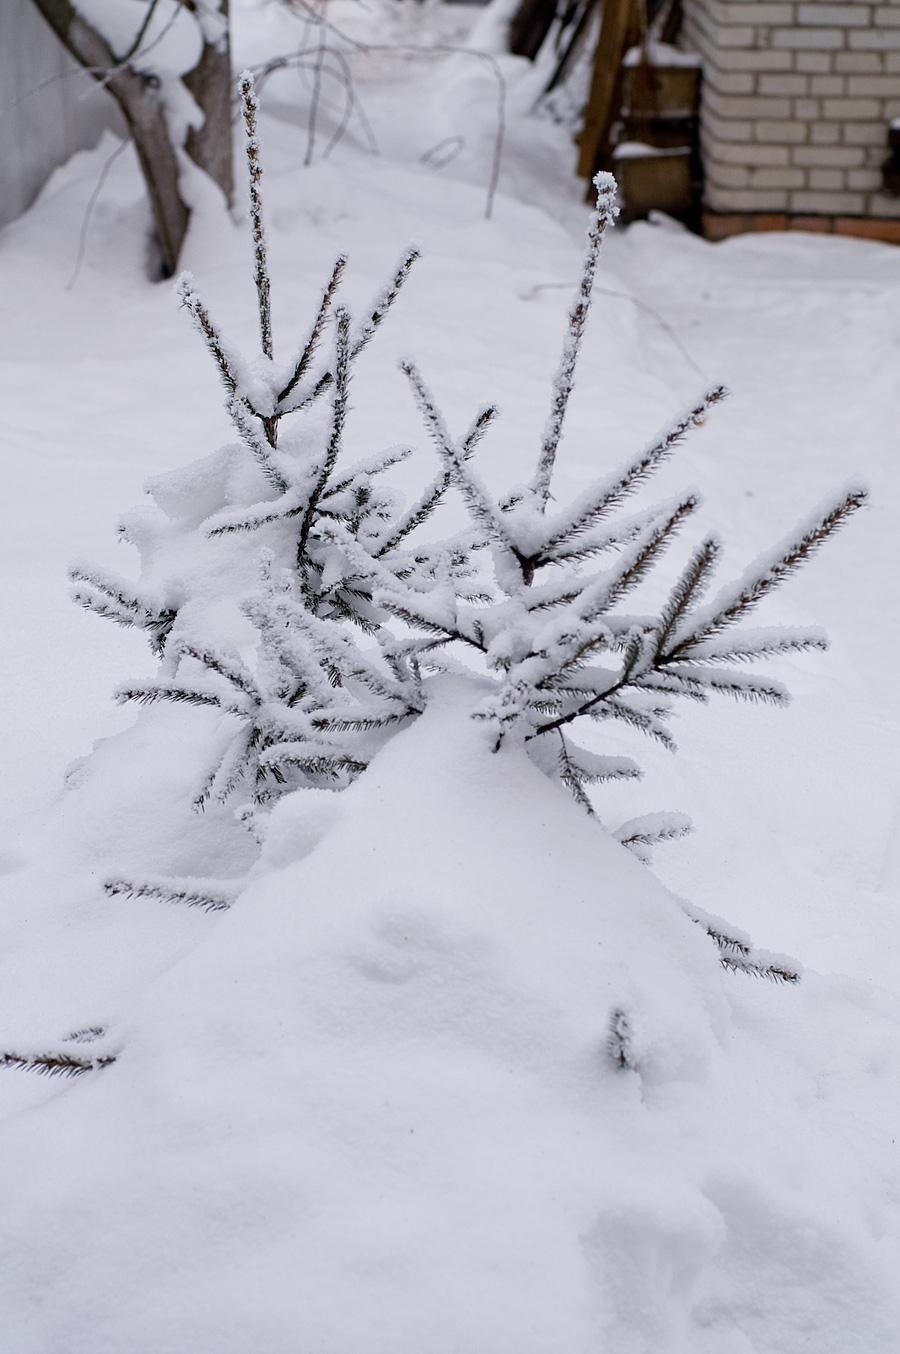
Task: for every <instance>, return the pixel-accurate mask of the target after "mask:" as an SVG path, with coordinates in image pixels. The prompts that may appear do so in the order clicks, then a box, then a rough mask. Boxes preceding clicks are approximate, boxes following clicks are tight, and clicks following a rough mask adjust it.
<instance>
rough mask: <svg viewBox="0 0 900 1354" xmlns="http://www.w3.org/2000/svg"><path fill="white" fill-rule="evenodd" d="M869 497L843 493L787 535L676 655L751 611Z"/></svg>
mask: <svg viewBox="0 0 900 1354" xmlns="http://www.w3.org/2000/svg"><path fill="white" fill-rule="evenodd" d="M867 498H868V494H867V491H866V490H865V489H864V488H862V487H861V486H857V487H853V488H851V489H849V490H848V491H847V492H846V493H844V494H843V495H842V496H841V497H840V498H839V499H838V500H837V501H836V502H835V503H833V504H831V505H830V506H829V507H828V508H827V509H826V511H825V512H824V513H822V514H821V515H819V514H817V515H816V516H815V517H814V518H813V519H812V521H810V522H809V523H808V524H807V525H805V526H803V527H801V529H800V531H799V532H798V533H796V534H794V535H792V536H790V537H789V538H788V540H787V542H786V543H782V544H781V545H778V546H776V547H775V548H774V549H773V550H770V551H768V552H767V553H766V554H764V555H762V556H761V557H760V558H759V559H758V560H757V561H756V562H755V563H754V564H752V565H751V566H750V568H749V569H748V570H747V571H746V573H745V574H744V577H743V578H742V579H740V580H739V582H738V583H737V584H735V585H732V586H731V587H729V588H725V589H724V590H723V592H722V593H721V594H720V595H719V596H718V597H717V598H715V599H714V601H713V602H711V603H710V605H709V607H708V608H706V610H705V611H704V612H702V613H700V614H699V615H697V616H696V617H695V619H694V625H693V629H692V631H691V633H690V635H687V636H683V637H681V638H680V642H679V644H678V646H677V647H676V650H675V653H677V652H679V651H680V650H682V649H687V648H688V647H689V646H691V645H692V644H696V643H698V642H699V641H701V640H706V639H711V638H712V637H713V636H715V635H718V634H720V633H721V631H722V630H725V629H727V628H728V627H729V626H731V625H734V624H735V623H736V622H737V621H739V620H742V619H743V618H744V617H745V616H747V615H749V614H750V612H751V611H753V610H754V609H755V608H756V607H757V606H758V605H759V603H760V602H761V601H762V599H763V598H764V597H766V596H768V594H769V593H770V592H773V591H774V590H775V588H777V587H778V586H779V585H780V584H781V583H783V582H784V580H785V579H786V578H789V577H790V575H791V574H794V573H796V572H797V570H798V569H799V568H801V566H802V565H803V564H805V563H806V561H807V560H808V559H810V558H811V557H812V556H813V555H814V554H815V553H816V552H817V551H818V550H820V549H821V548H822V546H823V545H824V544H825V542H826V541H827V540H829V539H830V537H832V536H833V535H834V534H835V532H837V531H838V530H839V529H840V528H841V527H842V526H843V524H844V523H845V522H846V521H847V519H848V518H849V517H851V516H852V515H853V513H855V512H857V511H858V510H859V509H860V508H861V507H862V506H863V504H864V503H865V502H866V500H867Z"/></svg>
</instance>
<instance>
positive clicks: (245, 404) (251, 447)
mask: <svg viewBox="0 0 900 1354" xmlns="http://www.w3.org/2000/svg"><path fill="white" fill-rule="evenodd" d="M225 407H226V408H227V410H228V413H229V416H230V418H231V421H232V423H233V424H234V426H235V427H236V428H237V430H238V433H239V434H240V437H241V441H242V442H243V443H244V445H245V446H246V447H247V449H248V451H249V452H250V454H251V455H252V457H253V459H254V460H255V461H256V463H257V465H258V466H259V467H260V469H261V470H262V472H263V474H264V475H265V477H266V479H267V480H268V481H269V483H270V484H271V485H272V487H273V489H279V490H281V491H282V492H284V490H285V489H287V487H288V485H287V480H286V479H285V478H284V476H283V475H282V473H281V472H280V470H278V469H277V467H276V466H275V465H274V463H273V461H272V456H271V453H270V451H269V448H268V447H266V446H265V445H264V444H263V441H262V438H261V437H260V436H259V433H258V432H257V431H256V429H255V428H254V426H253V423H252V422H251V418H252V416H253V410H252V409H251V407H250V403H249V401H248V400H247V399H245V398H244V397H243V396H240V395H233V396H232V397H231V399H230V400H229V401H228V403H227V405H226V406H225ZM257 417H259V415H257ZM270 445H271V444H270Z"/></svg>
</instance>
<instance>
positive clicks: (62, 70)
mask: <svg viewBox="0 0 900 1354" xmlns="http://www.w3.org/2000/svg"><path fill="white" fill-rule="evenodd" d="M105 127H111V128H113V129H114V130H116V131H122V130H123V124H122V119H121V117H120V115H119V111H118V109H117V108H116V106H115V103H114V102H113V100H112V99H111V98H110V96H109V94H107V93H106V92H105V90H102V89H101V88H100V87H99V86H98V85H96V84H95V83H94V81H93V80H92V79H91V78H90V76H88V75H86V74H85V73H84V72H83V71H81V70H78V69H76V68H75V65H74V62H73V61H72V59H71V57H69V56H68V55H67V54H66V52H65V51H64V50H63V48H62V47H61V45H60V44H59V42H58V41H57V40H56V38H55V37H54V35H53V33H52V32H51V31H50V29H49V28H48V27H47V25H46V24H45V22H44V20H43V19H42V18H41V16H40V14H39V13H38V12H37V10H36V9H35V7H34V5H33V4H32V2H31V0H2V2H0V226H2V225H5V224H6V223H7V222H8V221H12V220H13V218H14V217H16V216H18V215H19V214H20V213H21V212H23V211H24V210H25V209H26V207H28V206H30V204H31V203H32V202H33V201H34V199H35V197H36V196H37V194H38V193H39V192H40V190H41V187H42V186H43V184H44V183H45V182H46V180H47V178H48V176H49V175H50V174H51V172H52V171H53V170H54V169H55V168H56V166H57V165H60V164H63V163H64V161H65V160H67V159H68V158H69V156H70V155H72V154H74V152H75V151H77V150H82V149H84V148H85V147H88V146H94V145H96V143H97V141H98V140H99V138H100V135H101V133H102V131H103V129H104V128H105Z"/></svg>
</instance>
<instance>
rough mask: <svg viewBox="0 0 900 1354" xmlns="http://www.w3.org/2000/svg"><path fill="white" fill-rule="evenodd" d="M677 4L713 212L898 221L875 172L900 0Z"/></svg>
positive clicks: (899, 32)
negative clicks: (690, 57) (694, 74)
mask: <svg viewBox="0 0 900 1354" xmlns="http://www.w3.org/2000/svg"><path fill="white" fill-rule="evenodd" d="M684 9H685V27H684V40H685V45H686V46H688V47H690V48H691V49H693V50H695V51H698V52H699V53H700V55H701V56H702V58H703V67H704V94H703V107H702V111H701V145H702V150H703V159H704V165H705V168H706V204H705V205H706V206H707V208H708V209H709V210H711V211H714V212H772V211H776V212H794V213H802V214H807V213H812V214H817V215H818V214H822V215H829V216H833V215H846V216H871V217H877V218H893V219H900V199H896V198H889V197H887V196H886V195H885V194H884V193H883V192H882V191H881V175H880V172H879V171H880V168H881V164H882V162H883V161H884V159H885V158H886V156H887V154H888V147H887V130H888V123H889V122H890V120H891V119H892V118H896V117H900V0H896V2H895V3H893V4H884V3H882V4H876V3H872V0H852V3H840V4H837V3H832V0H812V3H810V0H803V2H801V0H795V2H794V3H781V0H779V2H778V3H771V4H769V3H759V2H758V0H684Z"/></svg>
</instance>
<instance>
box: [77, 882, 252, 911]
mask: <svg viewBox="0 0 900 1354" xmlns="http://www.w3.org/2000/svg"><path fill="white" fill-rule="evenodd" d="M103 891H104V893H106V895H107V897H109V898H153V899H155V900H156V901H157V902H160V903H177V904H180V905H181V906H183V907H199V908H202V910H203V911H204V912H225V911H226V910H227V909H228V908H229V907H231V905H232V903H233V902H234V900H235V897H236V893H235V890H234V888H233V887H232V886H229V885H227V884H224V885H223V884H222V883H221V882H220V881H218V880H211V879H195V880H192V881H191V883H190V884H188V883H187V882H186V881H185V880H183V879H141V880H135V879H107V880H106V881H105V883H104V885H103Z"/></svg>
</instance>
